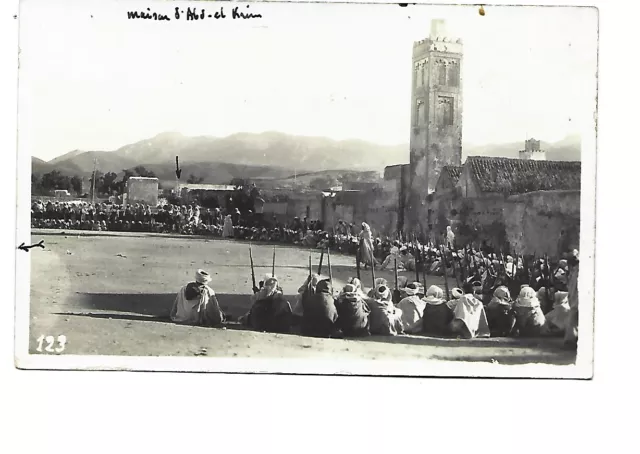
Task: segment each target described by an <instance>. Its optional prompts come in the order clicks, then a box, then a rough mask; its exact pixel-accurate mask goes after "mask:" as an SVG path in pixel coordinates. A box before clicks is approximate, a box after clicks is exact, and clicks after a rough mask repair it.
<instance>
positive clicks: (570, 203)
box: [504, 191, 580, 257]
mask: <svg viewBox="0 0 640 454" xmlns="http://www.w3.org/2000/svg"><path fill="white" fill-rule="evenodd" d="M504 220H505V226H506V231H507V238H508V241H509V242H510V244H511V245H512V247H513V248H514V249H515V252H516V253H518V254H522V253H526V254H534V253H535V254H537V255H541V254H548V255H549V256H552V257H554V256H557V255H558V254H559V252H564V251H559V246H560V245H559V239H560V233H561V231H563V230H564V232H565V235H566V236H567V239H566V243H565V245H564V246H563V249H565V248H567V247H576V248H578V247H579V244H580V191H538V192H530V193H527V194H521V195H516V196H511V197H509V198H508V199H507V204H506V205H505V210H504Z"/></svg>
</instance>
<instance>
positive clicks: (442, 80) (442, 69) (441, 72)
mask: <svg viewBox="0 0 640 454" xmlns="http://www.w3.org/2000/svg"><path fill="white" fill-rule="evenodd" d="M438 85H447V65H446V63H445V62H444V61H443V60H438Z"/></svg>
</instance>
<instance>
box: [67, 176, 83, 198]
mask: <svg viewBox="0 0 640 454" xmlns="http://www.w3.org/2000/svg"><path fill="white" fill-rule="evenodd" d="M70 183H71V190H72V191H73V192H75V193H76V194H77V195H82V178H80V177H79V176H77V175H74V176H72V177H71V180H70Z"/></svg>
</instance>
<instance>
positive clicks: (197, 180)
mask: <svg viewBox="0 0 640 454" xmlns="http://www.w3.org/2000/svg"><path fill="white" fill-rule="evenodd" d="M203 181H204V178H202V177H197V176H195V175H194V174H190V175H189V178H187V183H189V184H199V183H202V182H203Z"/></svg>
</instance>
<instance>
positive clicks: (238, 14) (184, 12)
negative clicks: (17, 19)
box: [127, 5, 262, 21]
mask: <svg viewBox="0 0 640 454" xmlns="http://www.w3.org/2000/svg"><path fill="white" fill-rule="evenodd" d="M249 7H250V5H246V6H245V7H244V8H242V7H240V6H234V7H233V8H231V10H230V12H229V13H227V11H225V7H224V6H221V7H220V8H219V9H216V10H211V9H209V10H206V9H205V8H186V9H184V8H180V7H176V8H175V9H174V11H173V14H171V15H168V14H162V13H157V12H154V11H151V8H147V10H146V11H128V12H127V19H138V20H157V21H171V20H187V21H201V20H206V19H241V20H242V19H262V14H259V13H254V12H252V11H249Z"/></svg>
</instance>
